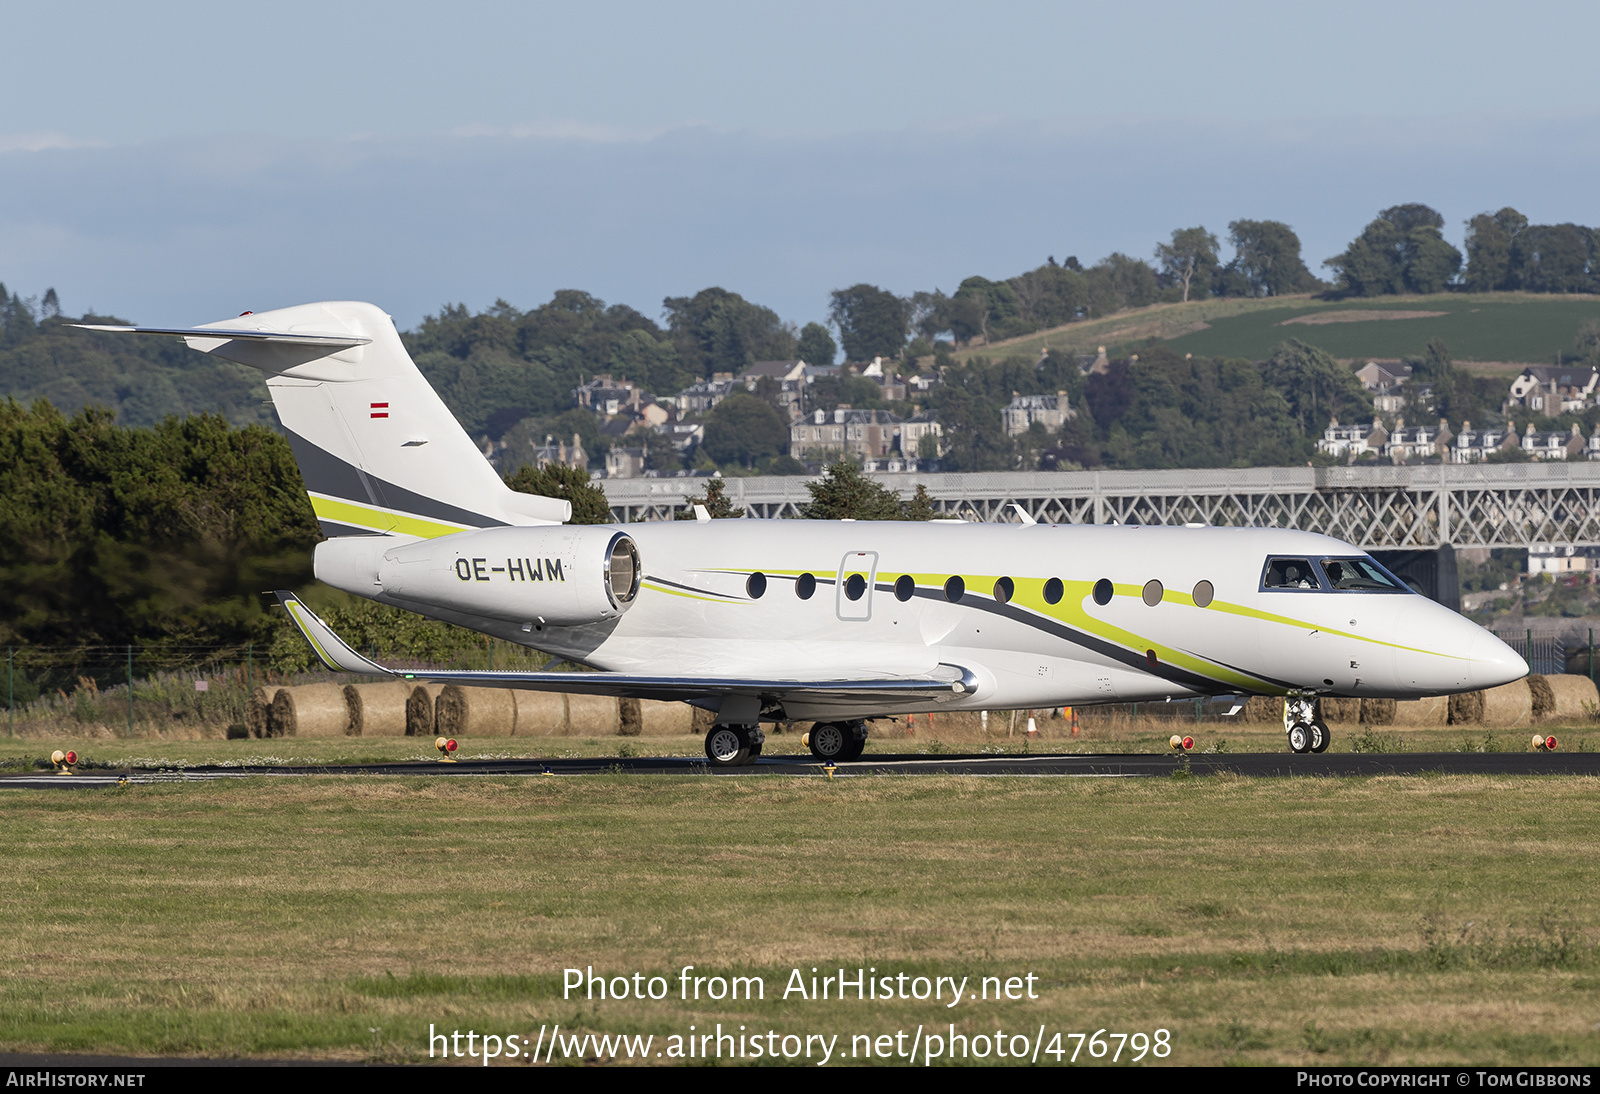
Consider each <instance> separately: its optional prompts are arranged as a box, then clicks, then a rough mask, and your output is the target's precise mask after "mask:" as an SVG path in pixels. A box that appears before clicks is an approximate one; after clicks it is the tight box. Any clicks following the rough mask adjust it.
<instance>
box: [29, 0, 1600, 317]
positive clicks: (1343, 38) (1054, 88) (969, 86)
mask: <svg viewBox="0 0 1600 1094" xmlns="http://www.w3.org/2000/svg"><path fill="white" fill-rule="evenodd" d="M1326 7H1327V6H1322V7H1321V8H1320V9H1319V8H1317V7H1313V6H1311V5H1285V4H1281V3H1273V4H1265V3H1242V2H1234V3H1228V2H1219V3H1215V4H1209V5H1195V4H1193V3H1188V4H1164V3H1145V4H1138V3H1124V4H1070V3H1053V4H1043V3H1012V4H1006V3H995V4H988V5H981V6H979V5H972V4H947V3H930V2H922V3H915V4H899V3H870V2H865V3H864V2H860V0H857V2H855V3H834V2H810V3H806V4H803V5H801V4H794V5H778V4H763V3H750V2H746V3H739V4H720V3H718V4H712V3H680V4H676V5H660V4H639V3H587V4H582V5H574V4H570V3H563V4H559V5H554V4H552V5H542V4H537V3H488V2H485V3H472V2H461V3H453V4H450V5H426V4H422V3H415V2H411V0H392V2H389V3H383V4H359V3H347V4H341V3H336V2H333V3H330V2H324V3H316V4H310V3H299V2H279V3H275V4H272V5H243V4H225V3H216V2H210V3H205V4H198V3H177V2H168V3H161V2H150V3H145V4H140V5H127V4H100V3H70V2H68V3H57V4H52V5H40V4H30V5H26V6H24V5H20V4H13V3H10V2H9V0H0V16H3V18H0V24H3V25H4V26H5V28H6V32H5V33H6V38H7V39H8V40H9V42H10V45H9V48H7V49H6V51H5V57H6V59H5V63H4V64H0V103H4V104H5V112H4V117H3V118H0V282H4V283H5V284H6V285H7V287H8V288H9V289H11V290H13V291H21V292H23V293H24V294H25V295H34V294H40V293H42V292H43V291H44V289H45V288H47V287H54V288H56V289H57V291H58V292H59V294H60V296H61V300H62V305H63V307H64V308H65V309H66V310H67V311H69V312H72V313H75V314H76V313H80V312H83V311H86V310H89V309H91V308H93V309H95V310H97V311H99V312H100V313H102V314H115V315H118V316H121V317H123V318H129V319H133V320H136V321H139V322H145V323H152V324H157V323H159V324H168V323H171V324H180V323H191V322H194V323H198V322H206V321H210V320H214V319H218V318H224V317H226V316H229V315H234V314H237V313H238V312H240V311H243V310H246V309H250V310H255V311H261V310H265V309H267V308H271V307H279V306H284V305H288V304H295V303H302V302H306V301H309V300H316V299H335V298H343V299H363V300H371V301H373V302H375V303H377V304H379V305H380V306H382V307H384V308H385V309H386V310H388V311H389V312H390V313H391V314H392V315H394V317H395V319H396V321H397V323H399V325H400V326H401V327H402V328H404V327H409V326H413V325H415V324H416V323H417V322H418V321H419V320H420V319H421V318H422V316H423V315H424V314H427V313H429V312H432V311H436V310H437V309H438V308H439V307H440V306H441V305H443V304H446V303H454V302H462V303H465V304H467V305H468V306H469V307H471V308H474V309H478V308H482V307H486V306H488V305H489V304H491V303H492V302H493V301H494V300H495V299H496V298H504V299H506V300H508V301H510V302H511V303H512V304H514V305H517V306H519V307H523V308H527V307H532V306H535V305H537V304H538V303H540V302H542V301H544V300H546V299H548V298H549V296H550V294H551V293H552V292H554V291H555V290H556V289H560V288H581V289H585V290H587V291H589V292H592V293H594V294H595V295H597V296H599V297H601V298H603V299H605V300H606V301H608V302H621V303H627V304H630V305H632V306H634V307H636V308H638V309H639V310H641V311H643V312H645V313H646V314H648V315H652V316H656V315H659V313H660V302H661V300H662V298H663V297H666V296H679V295H689V294H692V293H694V292H696V291H698V290H699V289H701V288H704V287H706V286H708V285H713V284H716V285H721V286H723V287H725V288H728V289H730V290H733V291H735V292H739V293H741V294H743V295H744V296H746V297H747V298H749V299H752V300H755V301H757V302H759V303H762V304H765V305H767V306H770V307H772V308H774V309H775V310H777V311H778V313H779V314H780V315H781V316H783V317H784V318H785V319H787V320H791V321H794V322H796V323H799V324H803V323H805V322H808V321H811V320H820V319H825V317H826V313H827V307H828V301H829V293H830V292H832V291H833V290H835V289H840V288H844V287H846V286H848V285H852V284H855V283H857V282H861V281H866V282H871V283H874V284H878V285H881V286H883V287H885V288H889V289H891V290H893V291H895V292H898V293H910V292H913V291H915V290H918V289H932V288H936V287H937V288H943V289H944V290H945V291H947V292H948V291H951V290H953V289H954V288H955V287H956V285H957V284H958V283H959V282H960V281H961V279H962V278H964V277H967V276H970V275H972V274H983V275H984V276H988V277H997V278H999V277H1007V276H1011V275H1013V274H1016V273H1020V272H1022V271H1024V270H1026V269H1030V268H1032V267H1034V266H1037V265H1039V264H1040V263H1041V262H1043V261H1045V259H1046V257H1047V256H1051V255H1053V256H1055V257H1056V258H1058V259H1061V258H1065V257H1066V256H1067V255H1076V256H1077V257H1078V258H1079V259H1080V260H1081V261H1083V262H1084V263H1085V264H1088V263H1091V262H1093V261H1097V260H1098V259H1100V258H1102V257H1104V256H1105V255H1106V254H1109V253H1111V252H1112V251H1122V252H1125V253H1128V254H1132V255H1135V256H1137V257H1144V258H1148V257H1150V256H1151V254H1152V252H1153V250H1154V248H1155V245H1156V243H1157V242H1159V241H1161V240H1163V239H1166V238H1167V237H1169V236H1170V234H1171V232H1172V231H1173V230H1174V229H1176V228H1181V227H1189V226H1192V225H1195V224H1201V225H1204V226H1205V227H1207V228H1208V229H1210V230H1211V231H1213V232H1215V233H1216V234H1217V235H1219V236H1221V237H1224V238H1225V237H1226V234H1227V224H1228V222H1229V221H1232V220H1236V219H1240V218H1248V219H1275V220H1283V221H1285V222H1287V223H1289V224H1290V225H1292V226H1293V227H1294V228H1295V230H1296V231H1297V232H1298V233H1299V235H1300V237H1301V239H1302V241H1303V243H1304V254H1305V258H1306V261H1307V264H1308V265H1309V266H1310V267H1311V268H1312V269H1313V270H1314V271H1317V272H1326V271H1324V270H1323V269H1322V267H1321V266H1320V263H1321V262H1322V260H1323V259H1325V258H1327V257H1329V256H1331V255H1333V254H1336V253H1338V252H1339V251H1341V250H1342V249H1343V248H1344V246H1345V244H1346V243H1347V242H1348V241H1349V240H1350V239H1351V238H1352V237H1353V236H1355V235H1356V234H1357V233H1358V232H1360V230H1361V228H1362V227H1363V226H1364V225H1365V224H1366V223H1367V221H1369V220H1371V219H1372V217H1373V216H1374V215H1376V213H1377V212H1378V210H1380V209H1382V208H1384V207H1386V206H1389V205H1394V204H1399V203H1402V202H1410V201H1421V202H1425V203H1427V204H1429V205H1432V206H1433V207H1434V208H1436V209H1438V210H1439V211H1440V212H1441V213H1442V214H1443V215H1444V216H1445V219H1446V233H1447V236H1449V237H1450V238H1452V239H1453V240H1454V241H1456V242H1457V244H1458V245H1459V243H1460V239H1461V234H1462V226H1463V222H1464V221H1465V220H1466V219H1467V218H1469V217H1471V216H1473V215H1474V214H1476V213H1479V212H1483V211H1486V210H1494V209H1498V208H1500V207H1501V206H1503V205H1514V206H1515V207H1516V208H1518V209H1520V210H1521V211H1522V212H1523V213H1525V214H1527V215H1528V216H1529V217H1530V218H1532V219H1533V220H1534V221H1536V222H1562V221H1576V222H1579V223H1585V224H1597V223H1600V208H1597V206H1600V187H1595V186H1594V185H1593V183H1592V181H1591V180H1592V179H1593V178H1594V177H1596V171H1595V168H1596V166H1597V164H1596V162H1595V161H1596V159H1597V158H1600V141H1597V140H1596V138H1597V137H1600V105H1597V97H1596V95H1595V92H1596V83H1597V77H1596V74H1595V73H1596V70H1595V67H1594V66H1593V64H1592V60H1591V57H1590V53H1591V51H1592V43H1593V42H1594V41H1595V40H1596V32H1597V31H1600V6H1597V5H1594V4H1592V3H1591V4H1575V3H1543V4H1530V5H1525V6H1523V8H1522V9H1512V8H1511V7H1510V6H1508V5H1503V4H1480V3H1452V4H1442V3H1440V4H1421V3H1418V4H1407V3H1387V4H1376V3H1361V2H1357V3H1346V4H1342V5H1338V6H1337V11H1329V10H1326Z"/></svg>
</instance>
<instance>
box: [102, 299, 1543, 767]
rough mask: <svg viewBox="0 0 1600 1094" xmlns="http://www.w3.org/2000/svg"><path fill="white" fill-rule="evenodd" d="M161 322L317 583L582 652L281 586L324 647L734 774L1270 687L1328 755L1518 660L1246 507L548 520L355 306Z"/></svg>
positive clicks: (543, 502)
mask: <svg viewBox="0 0 1600 1094" xmlns="http://www.w3.org/2000/svg"><path fill="white" fill-rule="evenodd" d="M89 329H91V330H110V331H127V332H132V333H146V334H161V335H169V336H176V337H178V338H181V339H182V340H183V341H184V342H186V343H187V344H188V345H189V346H191V347H192V348H194V349H197V350H202V351H204V352H206V353H210V354H214V355H215V356H218V357H222V358H224V359H226V360H229V361H237V362H240V363H242V364H246V365H250V366H252V367H254V368H258V369H260V370H261V371H262V372H263V373H265V376H266V383H267V389H268V390H269V391H270V392H271V393H272V400H273V403H274V404H275V405H276V407H277V410H278V416H279V418H280V419H281V421H282V423H283V427H284V429H285V431H286V432H287V433H288V435H289V441H290V443H291V444H292V446H293V448H294V454H295V458H296V459H297V461H298V462H299V465H300V472H301V475H302V476H303V477H304V479H305V486H306V491H307V493H308V494H309V495H310V498H311V504H312V507H313V508H314V509H315V511H316V514H317V519H318V521H319V522H320V524H321V527H322V531H323V533H324V534H325V535H326V536H327V537H328V538H327V539H326V540H325V541H324V542H322V543H320V544H318V546H317V548H316V556H315V557H316V575H317V577H318V578H319V579H320V580H322V581H324V582H326V583H327V584H329V585H332V586H334V587H336V588H339V589H344V590H346V591H348V592H351V593H355V594H357V595H359V596H364V597H370V598H371V599H373V600H377V601H379V602H381V603H384V604H391V605H394V606H396V607H399V608H404V609H407V610H408V611H413V612H417V613H419V614H421V615H424V616H428V617H430V618H433V619H442V620H446V621H448V622H451V623H457V624H460V625H462V626H465V627H470V628H472V629H473V630H476V631H479V632H482V633H484V634H488V635H492V636H494V637H495V638H501V639H506V640H508V641H512V642H516V643H519V644H521V645H524V646H530V647H533V648H535V649H539V650H543V651H545V652H548V653H551V654H554V655H556V656H559V657H562V658H565V659H567V660H569V661H573V662H576V663H580V664H582V665H586V666H589V667H591V668H594V669H597V670H599V671H596V672H588V673H574V672H532V673H518V672H417V673H409V672H400V671H396V670H394V669H390V668H387V667H385V666H383V665H380V664H377V663H375V662H373V661H371V660H369V659H368V658H366V657H363V656H361V655H360V654H358V653H356V652H355V651H354V650H352V649H351V648H350V647H349V646H348V645H347V644H345V643H344V642H343V641H341V640H340V639H339V637H338V636H337V635H336V634H334V633H333V631H332V630H330V629H329V628H328V626H327V625H326V624H324V623H323V622H322V621H321V620H320V619H318V618H317V616H316V615H315V614H314V613H312V612H311V611H310V610H309V609H308V608H307V607H306V606H305V605H304V604H303V603H302V602H300V601H299V600H298V599H297V598H296V597H295V596H294V595H293V594H292V593H287V592H284V593H280V594H279V596H280V598H281V599H282V601H283V604H284V607H285V608H286V609H287V610H288V612H289V614H290V615H291V616H292V617H293V619H294V621H295V623H296V624H298V625H299V627H300V628H301V630H302V631H303V632H304V634H305V636H306V638H307V639H308V640H309V641H310V643H311V645H312V646H313V647H314V648H315V650H316V652H317V655H318V656H319V657H320V658H321V659H322V660H323V661H324V662H325V663H326V664H327V665H328V667H329V668H332V669H336V670H343V671H346V672H356V673H367V674H371V675H375V676H383V677H390V678H395V679H412V678H418V679H428V680H437V681H448V682H455V683H462V684H475V685H483V686H499V687H512V688H527V689H533V690H549V691H566V692H579V693H590V694H600V695H615V696H622V697H636V698H646V699H666V700H681V701H686V702H689V703H693V704H694V705H696V706H699V707H702V708H705V709H707V710H709V711H713V712H715V715H716V717H715V722H714V724H713V726H712V728H711V730H710V731H709V733H708V734H707V736H706V755H707V757H708V758H709V760H710V762H711V763H712V764H714V765H717V766H737V765H741V764H746V763H749V762H751V761H753V760H754V758H755V757H756V756H758V755H759V754H760V752H761V746H762V742H763V740H764V735H763V732H762V728H761V725H762V723H763V722H772V721H780V720H807V721H815V722H816V723H817V725H816V726H815V728H814V729H813V731H812V733H811V735H810V747H811V750H812V751H813V752H814V753H815V754H816V755H817V756H818V757H820V758H822V759H824V760H828V761H845V760H851V759H854V758H856V757H858V756H859V755H860V754H861V750H862V747H863V745H864V743H865V741H866V736H867V728H866V722H867V720H868V719H871V718H875V717H880V716H886V715H891V714H907V713H919V712H923V711H937V710H987V709H994V708H999V709H1016V708H1033V707H1052V706H1061V705H1081V704H1095V703H1111V702H1130V701H1148V700H1162V699H1176V698H1187V697H1196V696H1226V695H1231V696H1243V695H1252V694H1254V695H1281V696H1285V697H1286V698H1287V699H1288V708H1287V709H1288V711H1289V714H1288V715H1287V716H1286V718H1285V723H1286V730H1287V733H1288V741H1289V745H1290V747H1291V748H1292V749H1293V750H1294V751H1296V752H1320V751H1322V750H1323V749H1325V748H1327V745H1328V730H1327V727H1326V725H1325V724H1324V723H1323V722H1322V720H1321V719H1320V718H1319V717H1317V713H1316V709H1317V705H1316V704H1317V699H1318V698H1319V697H1321V696H1372V697H1393V698H1411V697H1419V696H1429V695H1442V694H1448V693H1452V692H1459V691H1468V690H1472V689H1476V688H1487V687H1493V686H1495V685H1497V684H1504V683H1508V682H1510V681H1512V680H1516V679H1520V678H1521V677H1522V676H1524V675H1526V673H1527V671H1528V666H1527V665H1526V663H1524V661H1523V660H1522V658H1521V657H1519V656H1518V655H1517V654H1516V653H1515V652H1513V651H1512V650H1511V649H1510V648H1509V647H1507V646H1506V645H1505V644H1504V643H1502V642H1501V641H1500V640H1499V639H1497V638H1496V637H1495V636H1494V635H1492V634H1490V633H1489V632H1488V631H1485V630H1484V629H1482V628H1481V627H1478V626H1477V625H1475V624H1473V623H1471V622H1469V621H1468V620H1466V619H1463V618H1462V617H1461V616H1459V615H1457V614H1456V613H1455V612H1452V611H1450V610H1449V609H1447V608H1444V607H1442V606H1440V605H1438V604H1436V603H1434V602H1433V601H1431V600H1428V599H1426V598H1425V597H1422V596H1419V595H1417V594H1416V593H1414V592H1412V591H1411V590H1410V589H1408V588H1407V587H1406V586H1405V584H1404V583H1402V582H1401V581H1399V580H1398V579H1397V578H1395V577H1394V576H1393V575H1392V574H1390V573H1389V572H1388V571H1387V570H1385V569H1384V568H1383V567H1382V566H1381V565H1379V564H1378V563H1377V562H1375V561H1374V560H1373V559H1372V558H1371V557H1369V556H1368V555H1366V554H1365V553H1364V552H1362V551H1361V550H1360V549H1358V548H1355V547H1352V546H1351V545H1350V544H1348V543H1343V542H1341V541H1339V540H1336V539H1331V538H1329V537H1327V536H1321V535H1314V534H1311V533H1307V532H1295V531H1284V530H1280V529H1270V528H1168V527H1148V526H1147V527H1134V526H1121V527H1118V526H1107V525H1070V526H1060V527H1057V526H1045V525H1036V524H1026V523H1025V524H967V523H954V522H936V523H915V522H903V523H902V522H876V521H875V522H854V521H803V520H719V521H706V520H697V521H679V522H663V523H647V524H627V525H572V524H566V523H564V522H565V521H567V520H569V519H570V517H571V505H570V504H569V503H568V502H565V501H561V500H557V499H553V498H544V497H535V496H532V495H529V494H522V493H518V492H516V491H513V490H511V489H510V488H509V487H507V486H506V485H505V483H504V482H503V481H502V480H501V479H500V477H499V475H497V474H496V473H495V471H494V469H493V468H492V467H491V466H490V465H489V463H488V462H487V461H486V460H485V459H484V457H483V455H482V454H481V453H480V452H479V451H478V450H477V448H476V447H475V446H474V445H473V443H472V441H471V439H470V438H469V437H468V436H467V434H466V432H465V431H464V430H463V429H462V428H461V426H460V425H459V424H458V423H457V422H456V420H455V418H454V417H452V416H451V414H450V411H449V409H448V408H446V406H445V404H444V403H443V402H442V401H441V400H440V399H439V396H438V395H437V394H435V393H434V391H433V389H432V388H431V387H429V386H428V383H427V381H426V380H424V379H423V377H422V374H421V373H420V372H419V371H418V370H417V367H416V365H415V364H413V363H412V361H411V358H410V356H409V355H408V354H407V353H406V350H405V347H404V346H403V345H402V344H401V341H400V337H399V335H398V333H397V332H396V330H395V327H394V323H393V321H392V320H391V319H390V318H389V316H387V315H386V314H384V313H383V312H382V311H381V310H379V309H378V308H376V307H374V306H372V305H371V304H360V303H349V302H337V303H322V304H305V305H301V306H299V307H293V308H284V309H281V310H278V311H269V312H262V313H260V314H250V313H246V314H245V315H243V316H240V317H239V318H237V319H230V320H227V321H225V322H220V323H212V324H208V325H206V326H202V327H195V328H184V329H179V328H150V327H107V326H92V327H90V328H89Z"/></svg>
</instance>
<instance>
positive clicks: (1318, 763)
mask: <svg viewBox="0 0 1600 1094" xmlns="http://www.w3.org/2000/svg"><path fill="white" fill-rule="evenodd" d="M1185 764H1186V766H1187V769H1188V771H1189V772H1190V773H1191V774H1193V775H1219V774H1224V773H1227V774H1234V775H1245V776H1251V777H1258V778H1263V777H1264V778H1282V777H1288V776H1313V777H1315V776H1324V777H1333V776H1345V777H1349V776H1357V777H1360V776H1371V775H1430V774H1431V775H1600V752H1570V753H1563V752H1554V753H1540V752H1364V753H1353V752H1343V753H1335V754H1331V755H1321V756H1315V755H1304V756H1297V755H1294V754H1293V753H1289V752H1284V753H1276V752H1240V753H1221V754H1217V753H1208V754H1200V755H1196V754H1193V753H1191V754H1189V755H1188V756H1186V757H1182V758H1180V757H1178V756H1173V755H1165V754H1155V753H1152V754H1143V755H1137V754H1100V755H1091V754H1084V753H1072V754H1055V755H1049V754H1045V755H1031V756H1015V755H1012V756H996V755H981V754H971V755H948V756H928V755H903V756H892V755H888V756H872V757H869V758H868V759H865V760H859V761H857V762H855V763H848V764H840V765H838V767H836V768H835V769H834V771H833V776H832V777H834V778H839V779H846V778H851V779H853V778H862V777H864V776H882V775H969V776H971V775H976V776H995V775H1005V776H1019V775H1021V776H1057V777H1076V778H1158V777H1168V776H1171V775H1173V774H1174V773H1175V772H1177V771H1179V770H1180V769H1182V768H1183V767H1184V766H1185ZM341 775H345V776H348V775H367V776H371V775H378V776H391V777H392V776H412V777H419V776H420V777H428V778H463V777H473V776H506V775H515V776H532V777H545V776H549V777H562V776H570V775H715V776H718V777H722V778H748V777H750V776H756V775H789V776H798V777H805V778H818V779H821V778H828V777H829V774H828V771H827V769H826V768H825V767H824V765H823V764H822V762H821V761H820V760H815V759H812V758H811V757H809V756H771V757H766V756H764V757H762V758H760V759H759V760H757V761H756V762H755V763H754V764H751V765H749V766H747V767H738V768H728V769H713V768H711V767H710V766H709V765H708V764H707V763H706V762H705V761H704V760H698V759H690V758H685V757H648V756H644V757H618V756H597V757H589V758H584V759H560V760H461V761H459V762H457V763H440V762H438V761H412V762H406V763H378V764H342V765H339V766H315V765H312V766H291V765H284V766H270V767H269V766H262V767H243V766H239V767H235V766H209V767H185V768H174V769H171V770H150V769H148V768H144V769H136V770H128V771H112V770H104V769H101V770H92V771H79V772H75V773H73V774H70V775H57V774H54V773H52V772H28V773H24V774H16V775H0V789H11V790H23V789H30V790H39V789H51V790H69V789H92V788H97V787H99V788H105V787H115V786H119V785H148V784H152V783H167V782H199V781H207V780H212V779H245V778H261V777H265V778H304V777H307V776H324V777H329V776H341Z"/></svg>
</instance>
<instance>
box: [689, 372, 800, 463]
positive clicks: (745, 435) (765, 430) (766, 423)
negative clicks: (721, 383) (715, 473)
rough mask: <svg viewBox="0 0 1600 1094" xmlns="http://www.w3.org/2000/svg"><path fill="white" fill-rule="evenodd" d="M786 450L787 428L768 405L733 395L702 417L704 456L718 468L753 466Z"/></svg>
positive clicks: (740, 393) (740, 394)
mask: <svg viewBox="0 0 1600 1094" xmlns="http://www.w3.org/2000/svg"><path fill="white" fill-rule="evenodd" d="M788 447H789V424H788V423H787V422H785V421H784V420H783V416H782V415H781V414H779V413H778V411H777V410H776V409H774V408H773V406H772V404H771V403H768V402H767V401H766V400H764V399H759V398H757V397H756V396H754V395H751V394H750V393H748V392H745V391H738V390H736V391H734V392H733V393H732V394H730V395H729V396H728V397H727V398H726V399H724V400H722V402H720V403H718V404H717V405H716V406H715V407H713V408H712V410H711V413H710V414H708V415H707V416H706V439H705V445H704V448H705V451H706V453H707V454H708V455H709V456H710V457H711V458H712V459H714V460H716V461H717V462H718V463H719V464H726V463H739V464H741V465H743V466H745V467H754V466H755V462H756V461H757V460H760V459H765V458H767V457H770V456H777V455H779V454H781V453H783V452H784V451H785V450H787V449H788Z"/></svg>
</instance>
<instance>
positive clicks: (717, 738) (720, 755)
mask: <svg viewBox="0 0 1600 1094" xmlns="http://www.w3.org/2000/svg"><path fill="white" fill-rule="evenodd" d="M764 739H765V738H764V737H763V735H762V734H761V731H760V727H751V726H712V727H711V731H710V732H709V733H707V734H706V759H707V760H709V761H711V766H712V767H743V766H744V765H745V764H748V763H754V762H755V758H756V757H757V756H759V755H761V745H762V742H763V740H764Z"/></svg>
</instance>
